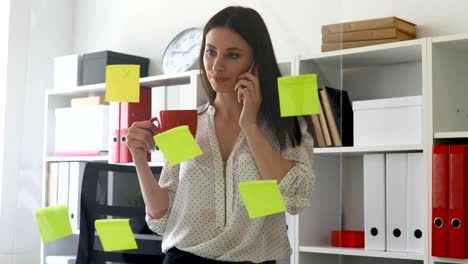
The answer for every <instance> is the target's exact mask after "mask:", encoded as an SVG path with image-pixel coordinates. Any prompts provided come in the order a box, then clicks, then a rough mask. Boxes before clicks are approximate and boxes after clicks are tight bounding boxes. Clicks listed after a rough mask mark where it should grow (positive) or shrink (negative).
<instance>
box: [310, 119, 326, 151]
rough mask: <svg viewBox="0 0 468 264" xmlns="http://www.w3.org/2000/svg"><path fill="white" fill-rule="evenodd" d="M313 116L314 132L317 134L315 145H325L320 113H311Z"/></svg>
mask: <svg viewBox="0 0 468 264" xmlns="http://www.w3.org/2000/svg"><path fill="white" fill-rule="evenodd" d="M311 117H312V125H313V127H314V128H313V134H314V135H315V138H314V139H315V140H316V141H315V144H314V146H317V147H325V146H326V145H325V139H324V137H323V133H322V127H321V126H320V121H319V118H318V115H311Z"/></svg>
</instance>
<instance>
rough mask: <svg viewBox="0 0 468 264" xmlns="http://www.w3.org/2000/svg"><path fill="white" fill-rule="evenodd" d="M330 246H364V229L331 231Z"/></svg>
mask: <svg viewBox="0 0 468 264" xmlns="http://www.w3.org/2000/svg"><path fill="white" fill-rule="evenodd" d="M331 245H332V247H348V248H364V231H355V230H334V231H332V232H331Z"/></svg>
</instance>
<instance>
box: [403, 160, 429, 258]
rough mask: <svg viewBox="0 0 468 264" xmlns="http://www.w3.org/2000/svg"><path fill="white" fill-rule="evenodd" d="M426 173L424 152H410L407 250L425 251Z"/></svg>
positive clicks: (414, 251)
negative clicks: (424, 169)
mask: <svg viewBox="0 0 468 264" xmlns="http://www.w3.org/2000/svg"><path fill="white" fill-rule="evenodd" d="M424 182H425V181H424V174H423V154H422V153H408V175H407V184H408V185H407V206H408V208H407V227H408V229H407V245H406V251H407V252H413V253H421V254H422V253H424V237H425V236H426V235H427V234H426V232H425V230H424V215H425V210H424V186H425V185H424Z"/></svg>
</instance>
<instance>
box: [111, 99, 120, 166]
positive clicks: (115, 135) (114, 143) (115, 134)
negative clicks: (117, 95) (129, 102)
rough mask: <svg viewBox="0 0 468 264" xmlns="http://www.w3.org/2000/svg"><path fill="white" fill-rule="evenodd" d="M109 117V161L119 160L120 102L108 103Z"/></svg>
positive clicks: (115, 161) (116, 161) (117, 161)
mask: <svg viewBox="0 0 468 264" xmlns="http://www.w3.org/2000/svg"><path fill="white" fill-rule="evenodd" d="M109 111H110V119H111V121H110V122H111V124H110V125H111V140H110V144H109V145H110V146H111V151H110V152H111V153H110V156H111V161H112V162H114V163H119V162H120V102H110V103H109Z"/></svg>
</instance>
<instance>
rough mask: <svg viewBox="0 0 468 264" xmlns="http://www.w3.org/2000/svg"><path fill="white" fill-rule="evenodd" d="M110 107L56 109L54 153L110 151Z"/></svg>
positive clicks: (94, 106)
mask: <svg viewBox="0 0 468 264" xmlns="http://www.w3.org/2000/svg"><path fill="white" fill-rule="evenodd" d="M109 133H110V132H109V106H108V105H93V106H82V107H75V108H57V109H55V149H54V152H70V153H72V152H77V153H79V152H96V151H108V150H109V147H108V146H109Z"/></svg>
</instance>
